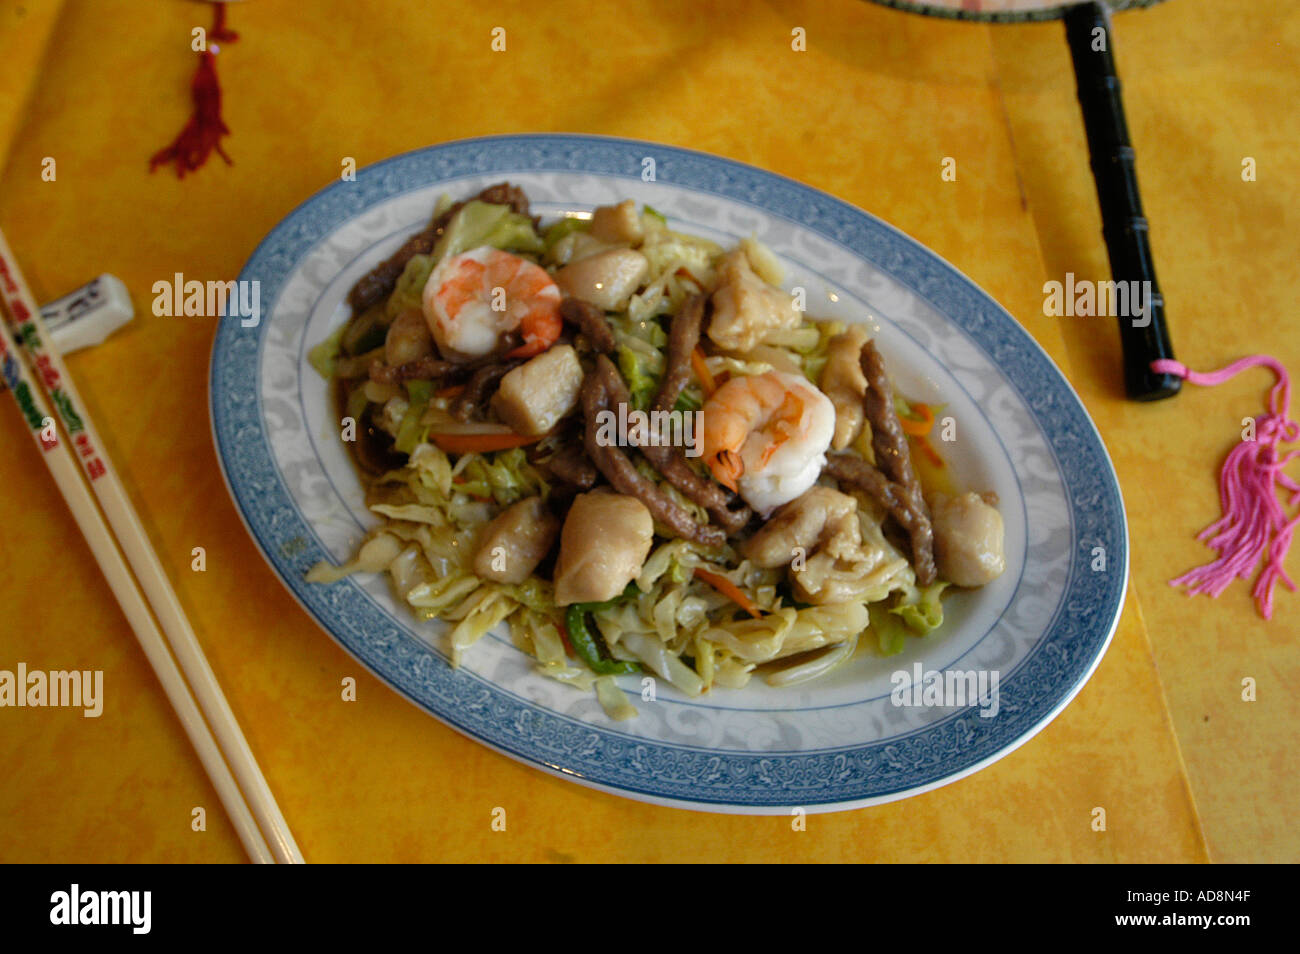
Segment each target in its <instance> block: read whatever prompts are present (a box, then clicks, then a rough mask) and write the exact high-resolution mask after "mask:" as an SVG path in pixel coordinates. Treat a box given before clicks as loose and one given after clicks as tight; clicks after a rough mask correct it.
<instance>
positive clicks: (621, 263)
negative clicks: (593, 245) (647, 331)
mask: <svg viewBox="0 0 1300 954" xmlns="http://www.w3.org/2000/svg"><path fill="white" fill-rule="evenodd" d="M649 271H650V262H649V261H647V260H646V257H645V256H644V255H642V254H641V253H640V252H634V251H632V249H630V248H616V249H611V250H609V251H608V252H600V253H599V254H597V255H590V256H588V257H586V258H583V259H581V260H579V261H575V262H572V263H570V264H568V265H565V266H564V267H563V268H562V269H560V270H559V271H558V272H556V273H555V283H556V284H557V285H559V286H560V289H561V290H562V291H563V292H564V293H565V294H567V295H571V296H572V297H574V298H581V299H582V300H583V301H589V302H591V303H592V304H593V305H595V306H596V307H598V308H604V309H605V310H606V311H622V310H623V309H624V308H626V307H627V302H628V299H629V298H631V297H632V293H633V292H635V291H636V290H637V288H638V287H639V286H640V284H641V282H642V280H643V279H644V278H645V277H646V273H647V272H649Z"/></svg>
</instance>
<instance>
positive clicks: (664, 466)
mask: <svg viewBox="0 0 1300 954" xmlns="http://www.w3.org/2000/svg"><path fill="white" fill-rule="evenodd" d="M703 320H704V296H703V295H694V296H692V297H691V298H689V299H687V300H686V302H685V303H683V305H682V307H681V308H679V309H678V310H677V314H676V315H674V316H673V320H672V325H671V327H670V329H669V332H668V352H667V354H666V355H665V360H664V376H663V378H662V379H661V380H660V382H659V390H658V392H657V393H656V394H655V398H654V401H653V402H652V403H651V405H650V410H651V412H652V413H653V412H654V411H671V410H672V409H673V408H674V407H675V406H676V404H677V398H678V397H680V396H681V393H682V388H684V387H686V382H687V381H689V380H690V377H691V352H693V351H694V350H695V346H696V345H697V344H698V343H699V340H700V326H701V325H702V324H703ZM641 453H642V454H644V455H645V457H646V459H647V460H648V461H650V463H651V464H653V465H654V468H655V470H657V471H659V473H661V474H662V475H663V476H664V479H665V480H667V481H668V482H669V483H670V484H672V485H673V486H674V487H676V488H677V489H678V490H680V491H681V492H682V493H683V494H685V495H686V496H687V497H689V498H690V499H691V500H693V501H695V502H696V503H697V504H699V505H700V506H701V507H703V508H704V509H705V510H707V511H708V512H709V516H710V517H712V518H713V521H714V523H716V524H717V525H718V526H720V527H722V528H723V530H725V531H726V532H727V533H728V534H735V533H739V532H740V531H741V530H742V529H744V527H745V525H746V524H747V523H749V520H750V517H752V516H753V512H752V511H751V510H750V509H749V508H748V507H746V506H744V504H741V505H740V507H739V508H738V509H735V510H733V509H732V507H731V505H732V502H733V501H734V499H735V498H734V496H733V495H732V494H730V493H729V492H728V491H727V490H726V489H725V488H724V487H722V486H721V485H720V484H718V483H715V482H714V481H712V480H710V479H709V478H707V477H704V476H701V475H700V474H699V473H697V472H696V471H695V469H694V468H693V467H691V465H690V464H689V463H688V462H687V460H686V453H685V450H684V449H683V448H681V447H669V446H650V447H643V448H641Z"/></svg>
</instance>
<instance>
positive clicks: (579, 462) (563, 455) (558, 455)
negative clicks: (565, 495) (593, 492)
mask: <svg viewBox="0 0 1300 954" xmlns="http://www.w3.org/2000/svg"><path fill="white" fill-rule="evenodd" d="M541 464H542V466H543V467H545V468H546V469H547V471H549V472H550V474H551V476H553V477H555V478H556V480H558V481H560V482H561V483H564V484H568V485H570V486H573V487H577V488H578V489H579V490H590V489H591V488H592V487H594V486H595V484H596V479H597V478H598V477H599V476H600V471H599V470H597V469H596V465H595V464H593V463H592V462H591V461H590V460H588V459H587V455H586V453H585V452H584V451H583V449H582V448H581V447H580V446H579V445H577V444H567V445H565V446H564V447H562V448H561V449H560V450H558V451H556V452H555V453H554V454H552V455H551V456H550V457H548V458H547V459H546V460H544V461H542V462H541Z"/></svg>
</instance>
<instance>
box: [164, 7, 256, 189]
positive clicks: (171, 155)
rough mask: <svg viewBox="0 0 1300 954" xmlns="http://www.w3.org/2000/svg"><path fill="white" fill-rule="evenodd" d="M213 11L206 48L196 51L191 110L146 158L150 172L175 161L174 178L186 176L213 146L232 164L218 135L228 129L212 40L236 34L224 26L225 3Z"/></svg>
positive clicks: (227, 40) (233, 37)
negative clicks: (169, 141) (179, 126)
mask: <svg viewBox="0 0 1300 954" xmlns="http://www.w3.org/2000/svg"><path fill="white" fill-rule="evenodd" d="M215 6H216V14H215V17H214V19H213V22H212V29H211V30H209V31H208V48H207V49H204V50H203V51H202V52H200V53H199V68H198V70H197V71H196V72H195V74H194V80H193V82H192V83H191V84H190V93H191V95H192V96H193V99H194V112H193V114H192V115H191V116H190V121H189V122H187V123H186V124H185V128H184V129H182V130H181V132H180V135H179V136H177V137H176V140H175V141H174V142H173V143H172V144H171V145H170V146H168V147H167V148H166V149H160V150H158V152H156V153H154V155H153V157H152V158H151V159H150V160H149V171H150V172H153V171H154V170H155V169H157V168H158V166H160V165H165V164H166V163H169V162H175V163H176V176H177V178H180V179H183V178H185V173H186V172H194V171H195V170H197V169H199V168H200V167H201V166H202V165H203V164H204V163H205V162H207V161H208V156H209V155H211V154H212V151H213V150H214V149H215V150H216V152H217V155H219V156H221V158H222V159H224V160H226V165H231V160H230V157H229V156H228V155H226V151H225V150H224V149H222V148H221V137H222V136H228V135H230V130H229V129H228V128H227V127H226V124H225V123H224V122H223V121H222V119H221V84H220V83H219V82H218V81H217V66H216V60H217V58H216V56H215V54H214V53H213V50H214V49H216V47H215V46H213V44H215V43H218V42H220V43H234V42H235V41H236V40H238V39H239V34H238V33H235V32H233V31H231V30H227V29H226V5H225V4H224V3H218V4H215Z"/></svg>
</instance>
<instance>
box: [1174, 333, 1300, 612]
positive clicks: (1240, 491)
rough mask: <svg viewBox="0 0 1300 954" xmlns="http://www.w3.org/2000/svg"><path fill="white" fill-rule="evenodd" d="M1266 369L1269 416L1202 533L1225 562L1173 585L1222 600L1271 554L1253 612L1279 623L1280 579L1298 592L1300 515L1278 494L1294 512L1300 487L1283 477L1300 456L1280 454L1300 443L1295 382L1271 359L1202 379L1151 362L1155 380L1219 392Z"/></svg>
mask: <svg viewBox="0 0 1300 954" xmlns="http://www.w3.org/2000/svg"><path fill="white" fill-rule="evenodd" d="M1261 365H1263V366H1267V367H1269V368H1272V369H1273V372H1274V373H1275V374H1276V375H1277V378H1278V381H1277V384H1275V385H1274V386H1273V390H1272V392H1270V394H1269V411H1268V413H1267V414H1263V415H1261V416H1259V417H1258V418H1256V419H1255V440H1254V441H1242V442H1241V443H1240V444H1238V445H1237V446H1236V447H1234V448H1233V449H1232V451H1231V452H1230V453H1229V454H1228V458H1227V460H1225V461H1224V462H1223V470H1222V471H1220V473H1219V501H1220V503H1221V504H1222V506H1223V517H1222V518H1221V519H1219V520H1218V521H1217V522H1215V523H1213V524H1211V525H1210V526H1208V527H1206V528H1205V529H1204V530H1202V531H1201V532H1200V534H1198V535H1197V539H1198V540H1204V541H1205V542H1206V544H1207V545H1208V546H1209V547H1210V548H1211V549H1213V550H1216V551H1218V554H1219V557H1218V559H1217V560H1215V561H1214V562H1212V563H1208V564H1206V565H1205V566H1201V567H1197V568H1196V569H1194V570H1192V571H1191V572H1190V573H1185V574H1183V575H1182V576H1180V577H1178V578H1177V579H1175V580H1170V581H1169V582H1170V585H1171V586H1186V587H1187V588H1188V591H1189V592H1191V593H1208V594H1209V595H1210V596H1212V597H1214V596H1218V595H1219V594H1220V593H1222V592H1223V591H1224V590H1225V589H1226V588H1227V587H1228V584H1230V583H1231V582H1232V581H1233V580H1234V579H1238V578H1240V579H1243V580H1244V579H1247V578H1248V577H1249V576H1250V574H1251V573H1253V572H1254V570H1255V567H1256V566H1257V565H1258V564H1259V560H1260V557H1261V556H1264V555H1265V554H1267V558H1266V560H1265V563H1264V569H1263V570H1262V571H1261V572H1260V574H1259V577H1258V579H1256V581H1255V587H1254V589H1253V590H1252V594H1253V595H1254V597H1255V606H1256V608H1257V609H1258V610H1259V613H1260V615H1261V616H1263V617H1264V618H1265V619H1272V618H1273V587H1274V586H1275V585H1276V584H1277V581H1278V580H1279V579H1280V580H1281V581H1282V582H1283V583H1285V584H1286V585H1287V588H1288V589H1290V590H1292V591H1294V590H1295V583H1293V582H1292V581H1291V578H1290V577H1289V576H1287V574H1286V572H1285V571H1284V570H1283V569H1282V563H1283V561H1285V560H1286V554H1287V550H1289V549H1290V547H1291V536H1292V533H1293V532H1294V531H1295V527H1296V524H1297V523H1300V514H1297V515H1296V516H1295V517H1292V518H1291V519H1290V520H1288V519H1287V517H1286V513H1285V512H1284V511H1283V510H1282V506H1281V505H1280V504H1279V503H1278V500H1277V493H1276V490H1277V488H1278V487H1281V488H1282V489H1283V490H1284V491H1286V492H1287V493H1288V494H1289V495H1290V497H1289V500H1288V503H1289V504H1290V505H1292V506H1294V505H1295V504H1296V503H1297V501H1300V484H1297V483H1296V482H1295V481H1294V480H1292V479H1291V478H1290V477H1288V476H1287V475H1286V474H1284V473H1283V472H1282V471H1283V468H1285V467H1286V465H1287V464H1288V463H1290V462H1291V461H1292V460H1293V459H1294V458H1296V457H1297V456H1300V450H1293V451H1291V452H1290V453H1288V454H1286V455H1285V456H1279V455H1278V444H1279V443H1282V442H1283V441H1285V442H1288V443H1291V442H1294V441H1296V440H1297V439H1300V425H1297V424H1296V422H1295V421H1292V420H1291V419H1290V417H1289V416H1288V413H1289V411H1290V406H1291V380H1290V377H1289V376H1288V375H1287V373H1286V368H1284V367H1282V365H1281V363H1280V362H1278V361H1277V360H1276V359H1274V358H1270V357H1269V356H1268V355H1252V356H1251V357H1249V358H1242V359H1241V360H1240V361H1235V362H1233V363H1232V364H1230V365H1228V366H1227V367H1226V368H1223V369H1222V370H1220V371H1215V372H1213V373H1212V374H1197V373H1196V372H1195V371H1189V370H1188V369H1187V367H1186V366H1185V365H1183V364H1180V363H1179V362H1177V361H1169V360H1161V361H1153V362H1151V369H1152V370H1153V371H1155V372H1156V373H1157V374H1173V375H1176V376H1177V377H1180V378H1186V379H1187V380H1188V381H1190V382H1191V383H1192V384H1197V385H1201V386H1204V387H1213V386H1214V385H1216V384H1222V383H1223V382H1224V381H1227V380H1228V379H1229V378H1231V377H1233V376H1235V375H1236V374H1238V373H1239V372H1241V371H1244V370H1246V369H1247V368H1254V367H1259V366H1261Z"/></svg>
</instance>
